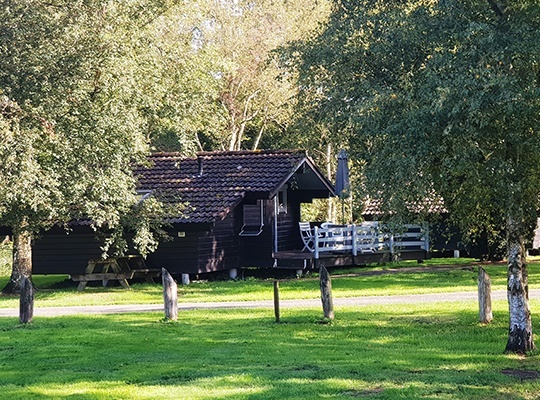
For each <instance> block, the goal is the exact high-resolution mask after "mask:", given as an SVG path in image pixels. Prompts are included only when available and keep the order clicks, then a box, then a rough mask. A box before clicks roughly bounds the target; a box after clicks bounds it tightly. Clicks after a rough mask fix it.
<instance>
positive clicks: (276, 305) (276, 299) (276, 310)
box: [274, 280, 281, 323]
mask: <svg viewBox="0 0 540 400" xmlns="http://www.w3.org/2000/svg"><path fill="white" fill-rule="evenodd" d="M274 314H275V316H276V323H279V322H280V321H281V316H280V311H279V281H278V280H275V281H274Z"/></svg>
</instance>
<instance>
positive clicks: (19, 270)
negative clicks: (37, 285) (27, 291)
mask: <svg viewBox="0 0 540 400" xmlns="http://www.w3.org/2000/svg"><path fill="white" fill-rule="evenodd" d="M23 277H27V278H28V279H29V280H30V282H32V235H31V234H30V232H27V231H25V230H24V229H18V228H17V229H16V228H14V229H13V267H12V269H11V277H10V278H9V282H8V283H7V284H6V286H5V287H4V288H3V289H2V293H4V294H17V293H20V292H21V282H22V279H23Z"/></svg>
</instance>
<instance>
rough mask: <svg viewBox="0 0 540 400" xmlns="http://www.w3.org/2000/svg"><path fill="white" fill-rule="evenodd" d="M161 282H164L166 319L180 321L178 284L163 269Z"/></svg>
mask: <svg viewBox="0 0 540 400" xmlns="http://www.w3.org/2000/svg"><path fill="white" fill-rule="evenodd" d="M161 280H162V282H163V301H164V303H165V319H168V320H171V321H176V320H178V289H177V285H176V282H175V281H174V279H173V278H172V276H171V274H169V271H167V270H166V269H165V268H162V269H161Z"/></svg>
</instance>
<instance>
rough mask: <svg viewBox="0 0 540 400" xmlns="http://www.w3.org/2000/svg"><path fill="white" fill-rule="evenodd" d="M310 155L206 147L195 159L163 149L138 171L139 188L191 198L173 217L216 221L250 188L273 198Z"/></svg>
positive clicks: (173, 197) (169, 196)
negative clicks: (222, 149)
mask: <svg viewBox="0 0 540 400" xmlns="http://www.w3.org/2000/svg"><path fill="white" fill-rule="evenodd" d="M306 158H307V156H306V153H305V152H304V151H299V150H279V151H233V152H230V151H229V152H203V153H198V154H197V157H196V158H184V157H183V156H182V155H180V154H178V153H158V154H154V155H152V156H150V157H149V162H150V167H138V168H136V170H135V175H136V176H138V179H139V189H141V190H152V191H153V193H154V194H155V195H156V196H157V197H158V198H160V199H161V200H162V201H164V202H169V203H176V202H187V203H189V206H188V208H187V209H186V210H184V212H183V213H182V216H173V217H171V218H170V222H189V223H213V222H215V221H216V220H217V219H219V218H222V217H224V216H225V215H226V214H227V213H228V212H229V211H230V210H231V209H232V208H234V207H235V206H236V205H237V204H238V203H239V202H240V201H241V200H242V198H244V197H245V196H246V195H247V194H249V193H252V194H257V195H259V196H260V197H263V198H270V197H271V195H272V194H273V193H275V191H277V190H278V189H279V188H280V187H281V185H282V184H284V183H285V182H286V181H287V179H288V178H289V177H290V176H291V175H292V174H293V173H294V172H295V171H296V170H297V169H298V167H299V166H300V165H301V164H302V162H303V161H305V160H306Z"/></svg>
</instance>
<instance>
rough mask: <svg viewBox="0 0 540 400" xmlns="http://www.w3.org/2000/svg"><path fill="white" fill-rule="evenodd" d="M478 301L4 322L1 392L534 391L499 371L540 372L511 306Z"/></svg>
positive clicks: (189, 395)
mask: <svg viewBox="0 0 540 400" xmlns="http://www.w3.org/2000/svg"><path fill="white" fill-rule="evenodd" d="M539 305H540V302H538V301H533V308H537V307H538V306H539ZM476 308H477V306H476V304H475V302H457V303H440V304H421V305H405V304H404V305H400V306H382V307H363V308H358V309H353V308H342V309H339V310H338V312H337V316H338V318H337V320H336V321H335V322H334V323H333V324H321V323H320V322H319V318H320V310H319V309H289V310H283V313H282V317H283V321H284V323H281V324H275V323H274V322H273V314H272V310H270V309H256V310H215V311H186V312H182V313H181V314H180V316H179V322H178V323H164V322H162V321H161V320H160V318H161V314H154V313H145V314H139V315H134V314H129V315H110V316H98V317H62V318H39V321H36V322H35V323H34V324H32V325H30V326H27V327H20V326H18V325H17V324H16V321H15V319H10V318H8V319H0V331H2V335H0V367H1V371H2V372H0V399H15V398H17V399H43V398H55V399H60V398H73V399H135V400H138V399H179V398H182V399H194V400H199V399H200V400H203V399H251V400H257V399H261V400H262V399H264V400H271V399H317V398H320V399H326V398H330V399H351V398H373V399H404V398H406V399H420V398H424V399H488V398H489V399H501V400H502V399H505V400H508V399H510V400H512V399H515V400H517V399H521V400H523V399H537V398H538V393H539V391H540V382H539V381H538V380H529V379H522V378H521V377H520V376H513V375H508V374H505V373H503V372H506V373H515V374H518V373H519V372H522V373H523V371H525V372H527V371H530V370H533V371H534V370H537V369H538V360H537V359H536V358H535V357H529V358H520V357H517V356H511V355H504V354H503V353H502V350H503V348H504V344H505V335H506V329H507V326H506V325H507V315H506V314H507V311H506V308H507V306H506V303H505V302H500V301H499V302H495V303H494V316H495V320H494V323H492V324H490V325H488V326H482V325H479V324H478V323H477V322H476V318H477V309H476ZM533 320H535V318H533ZM535 329H538V326H535ZM29 366H31V367H29Z"/></svg>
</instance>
